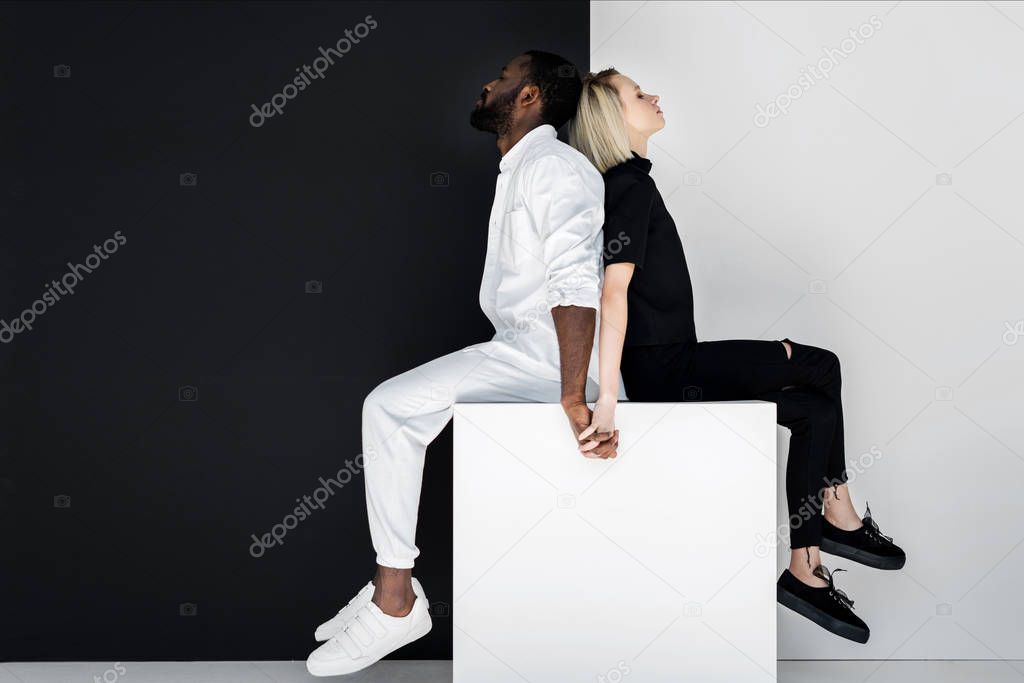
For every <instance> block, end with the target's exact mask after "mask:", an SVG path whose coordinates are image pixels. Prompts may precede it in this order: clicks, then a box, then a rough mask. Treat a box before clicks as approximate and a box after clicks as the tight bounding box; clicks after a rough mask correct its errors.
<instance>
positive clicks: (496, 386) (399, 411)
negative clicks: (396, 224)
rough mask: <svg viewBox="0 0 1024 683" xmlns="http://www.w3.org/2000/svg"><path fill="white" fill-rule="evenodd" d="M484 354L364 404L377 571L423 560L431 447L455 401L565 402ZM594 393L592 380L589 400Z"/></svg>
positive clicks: (427, 368) (465, 352) (388, 387)
mask: <svg viewBox="0 0 1024 683" xmlns="http://www.w3.org/2000/svg"><path fill="white" fill-rule="evenodd" d="M484 346H485V347H486V344H485V345H484ZM479 347H480V345H475V348H467V349H462V350H459V351H455V352H453V353H449V354H448V355H446V356H442V357H440V358H437V359H435V360H432V361H429V362H427V363H424V364H423V365H420V366H419V367H417V368H413V369H412V370H409V371H408V372H404V373H402V374H401V375H398V376H397V377H392V378H391V379H389V380H387V381H385V382H383V383H381V384H379V385H378V386H377V387H376V388H375V389H374V390H373V391H371V392H370V394H369V395H368V396H367V397H366V400H365V401H364V402H363V458H364V470H363V476H364V480H365V484H366V512H367V515H368V516H369V520H370V537H371V539H372V540H373V548H374V550H375V551H376V552H377V564H380V565H384V566H385V567H396V568H402V569H406V568H410V567H412V566H413V561H414V560H415V559H416V557H417V556H418V555H419V553H420V551H419V549H418V548H417V547H416V543H415V540H416V521H417V516H418V512H419V504H420V489H421V487H422V483H423V463H424V460H425V455H426V449H427V444H429V443H430V442H431V441H433V440H434V439H435V438H436V437H437V435H438V434H439V433H440V432H441V430H442V429H444V426H445V425H446V424H448V421H449V420H451V418H452V414H453V412H454V409H453V406H454V404H455V403H456V402H459V403H492V402H493V403H507V402H535V403H558V401H559V400H560V398H561V395H562V391H561V383H560V382H558V381H554V380H551V379H543V378H540V377H537V376H536V375H535V374H531V373H530V372H528V371H527V370H524V369H522V368H520V367H518V366H517V365H515V364H513V363H510V362H507V361H504V360H498V359H497V358H492V357H491V356H489V355H487V354H486V353H484V352H483V351H482V350H480V348H479ZM555 376H557V373H556V375H555ZM595 393H596V386H595V385H594V382H593V380H588V389H587V394H588V398H590V397H592V396H593V395H594V394H595ZM565 428H566V429H569V423H568V420H567V421H566V426H565Z"/></svg>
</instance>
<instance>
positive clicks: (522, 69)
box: [469, 55, 530, 135]
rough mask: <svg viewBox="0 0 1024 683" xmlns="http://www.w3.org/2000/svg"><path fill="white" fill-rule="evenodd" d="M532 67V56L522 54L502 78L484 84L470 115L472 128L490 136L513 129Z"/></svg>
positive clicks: (511, 63)
mask: <svg viewBox="0 0 1024 683" xmlns="http://www.w3.org/2000/svg"><path fill="white" fill-rule="evenodd" d="M529 66H530V56H529V55H519V56H518V57H516V58H515V59H513V60H512V61H511V62H509V63H508V64H506V65H505V66H504V67H502V69H501V74H500V75H499V76H498V78H496V79H494V80H493V81H491V82H490V83H487V84H486V85H484V88H483V92H481V93H480V99H478V100H477V101H476V106H475V107H474V108H473V112H472V113H471V114H470V115H469V125H471V126H473V127H474V128H476V129H477V130H482V131H484V132H486V133H496V134H497V135H504V134H505V133H507V132H508V131H509V129H510V128H511V127H512V123H513V115H514V112H515V108H516V99H517V98H518V97H519V92H520V91H521V90H522V87H523V79H524V78H525V77H526V74H527V70H528V69H529Z"/></svg>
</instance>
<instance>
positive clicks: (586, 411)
mask: <svg viewBox="0 0 1024 683" xmlns="http://www.w3.org/2000/svg"><path fill="white" fill-rule="evenodd" d="M562 408H564V409H565V414H566V416H567V417H568V418H569V426H570V427H572V433H573V436H574V437H575V438H576V441H577V443H578V444H579V447H580V451H581V452H582V453H583V457H585V458H601V459H604V460H607V459H608V458H614V457H615V456H617V455H618V446H619V430H618V429H616V430H615V431H614V432H595V433H593V434H590V435H589V436H588V437H586V438H585V439H584V440H583V441H580V434H581V433H583V431H584V430H585V429H587V428H588V427H589V426H590V422H591V418H592V413H591V412H590V408H588V407H587V404H586V403H582V402H574V403H563V404H562ZM592 441H597V442H598V444H597V445H596V446H594V447H593V448H591V449H590V450H586V451H584V450H583V446H584V445H585V444H587V443H588V442H592Z"/></svg>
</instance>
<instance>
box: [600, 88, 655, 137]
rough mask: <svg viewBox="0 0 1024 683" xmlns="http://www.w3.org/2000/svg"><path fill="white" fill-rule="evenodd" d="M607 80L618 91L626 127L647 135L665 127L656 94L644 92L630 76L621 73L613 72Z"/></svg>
mask: <svg viewBox="0 0 1024 683" xmlns="http://www.w3.org/2000/svg"><path fill="white" fill-rule="evenodd" d="M609 82H610V83H611V84H612V86H613V87H614V88H615V90H616V91H618V93H619V100H621V101H622V114H623V117H624V118H625V120H626V127H627V128H630V129H632V130H635V131H636V132H638V133H640V134H641V135H642V136H644V137H648V136H650V135H651V134H652V133H656V132H658V131H659V130H661V129H662V128H664V127H665V116H664V114H662V113H661V107H659V106H658V99H659V98H658V96H657V95H650V94H648V93H645V92H644V91H643V90H641V89H640V86H639V85H637V84H636V83H635V82H634V81H633V79H632V78H630V77H629V76H623V75H622V74H615V75H614V76H612V77H611V79H609Z"/></svg>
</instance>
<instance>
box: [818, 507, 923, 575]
mask: <svg viewBox="0 0 1024 683" xmlns="http://www.w3.org/2000/svg"><path fill="white" fill-rule="evenodd" d="M821 551H822V552H823V553H829V554H830V555H838V556H839V557H845V558H846V559H848V560H853V561H854V562H860V563H861V564H863V565H867V566H868V567H874V568H875V569H902V568H903V565H904V564H906V562H907V555H906V553H904V552H903V549H902V548H900V547H899V546H898V545H896V544H895V543H893V542H892V539H891V538H889V537H888V536H886V535H885V534H883V533H882V532H881V530H880V529H879V528H878V522H876V521H875V520H874V518H873V517H872V516H871V507H870V506H868V508H867V512H866V513H865V514H864V525H863V526H862V527H861V528H859V529H854V530H853V531H845V530H843V529H840V528H839V527H837V526H833V525H832V524H830V523H829V521H828V520H825V525H824V529H823V537H822V539H821Z"/></svg>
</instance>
